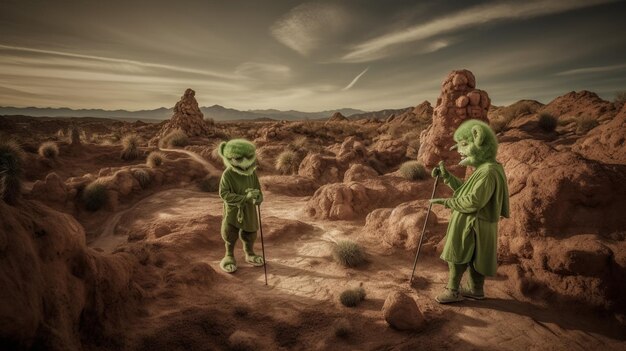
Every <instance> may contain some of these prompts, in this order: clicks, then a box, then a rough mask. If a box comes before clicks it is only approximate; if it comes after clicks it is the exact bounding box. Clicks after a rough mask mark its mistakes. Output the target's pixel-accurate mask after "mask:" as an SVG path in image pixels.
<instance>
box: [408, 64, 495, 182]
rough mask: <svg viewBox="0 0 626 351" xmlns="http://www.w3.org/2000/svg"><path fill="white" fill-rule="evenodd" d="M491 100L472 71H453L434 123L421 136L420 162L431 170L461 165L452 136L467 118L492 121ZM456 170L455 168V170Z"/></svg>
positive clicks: (444, 85) (445, 87)
mask: <svg viewBox="0 0 626 351" xmlns="http://www.w3.org/2000/svg"><path fill="white" fill-rule="evenodd" d="M490 105H491V100H490V99H489V95H488V94H487V92H485V91H483V90H479V89H476V79H475V78H474V74H472V72H470V71H468V70H456V71H452V72H450V74H448V76H447V77H446V79H445V80H444V81H443V83H442V84H441V94H440V95H439V98H437V105H436V106H435V109H434V115H433V122H432V124H431V125H430V126H429V127H428V128H427V129H426V130H424V131H423V132H422V133H421V135H420V140H421V146H420V149H419V152H418V159H419V160H421V161H422V163H423V164H424V165H426V166H427V167H432V166H434V165H436V164H437V163H439V161H441V160H443V161H447V162H446V163H447V164H450V165H453V164H457V163H458V161H459V156H458V153H457V152H456V151H450V147H451V146H452V145H454V141H453V139H452V136H453V134H454V131H455V130H456V129H457V128H458V126H459V125H460V124H461V123H462V122H463V121H465V120H467V119H478V120H482V121H485V122H487V123H488V122H489V121H488V119H487V112H488V111H489V106H490ZM453 171H454V169H453Z"/></svg>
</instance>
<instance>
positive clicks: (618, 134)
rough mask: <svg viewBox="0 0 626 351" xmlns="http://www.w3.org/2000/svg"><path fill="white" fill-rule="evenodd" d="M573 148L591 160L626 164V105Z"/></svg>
mask: <svg viewBox="0 0 626 351" xmlns="http://www.w3.org/2000/svg"><path fill="white" fill-rule="evenodd" d="M572 150H573V151H575V152H577V153H579V154H581V155H583V156H584V157H585V158H588V159H590V160H596V161H600V162H604V163H609V164H620V165H626V105H624V107H622V109H621V111H620V112H619V113H618V114H617V115H616V116H615V117H614V118H613V119H611V120H610V121H608V122H606V123H603V124H601V125H600V126H598V127H596V128H594V129H592V130H591V131H589V134H587V135H586V136H584V137H582V138H580V139H578V140H577V141H576V143H575V144H574V145H573V146H572Z"/></svg>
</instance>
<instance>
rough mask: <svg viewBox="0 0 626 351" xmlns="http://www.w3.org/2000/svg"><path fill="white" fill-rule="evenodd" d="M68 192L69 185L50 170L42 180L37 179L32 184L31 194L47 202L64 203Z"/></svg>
mask: <svg viewBox="0 0 626 351" xmlns="http://www.w3.org/2000/svg"><path fill="white" fill-rule="evenodd" d="M68 192H69V187H68V186H67V185H66V184H65V182H63V181H62V180H61V178H60V177H59V176H58V175H57V174H56V173H54V172H51V173H49V174H48V175H47V176H46V178H45V179H44V180H43V181H41V180H38V181H36V182H35V184H33V190H32V191H31V195H32V196H33V197H35V198H38V199H41V200H44V201H47V202H54V203H59V204H64V203H65V201H66V200H67V199H68Z"/></svg>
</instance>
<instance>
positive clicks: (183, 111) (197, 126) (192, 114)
mask: <svg viewBox="0 0 626 351" xmlns="http://www.w3.org/2000/svg"><path fill="white" fill-rule="evenodd" d="M195 95H196V92H195V91H193V90H192V89H187V90H185V94H183V96H181V98H180V101H178V102H177V103H176V105H175V106H174V115H173V116H172V118H171V119H170V120H169V121H168V122H167V123H166V124H165V125H163V127H162V128H161V130H160V131H159V132H158V133H157V135H156V138H162V137H164V136H166V135H167V134H169V133H170V132H172V131H174V130H177V129H179V130H182V131H183V132H185V134H187V136H190V137H193V136H208V135H209V133H210V132H211V128H210V127H209V125H208V124H207V123H206V122H205V121H204V115H203V114H202V111H200V108H199V107H198V102H197V101H196V98H195Z"/></svg>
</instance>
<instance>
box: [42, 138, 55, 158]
mask: <svg viewBox="0 0 626 351" xmlns="http://www.w3.org/2000/svg"><path fill="white" fill-rule="evenodd" d="M39 156H41V157H43V158H48V159H56V158H57V157H58V156H59V147H58V146H57V144H56V143H55V142H53V141H46V142H45V143H43V144H41V145H40V146H39Z"/></svg>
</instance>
